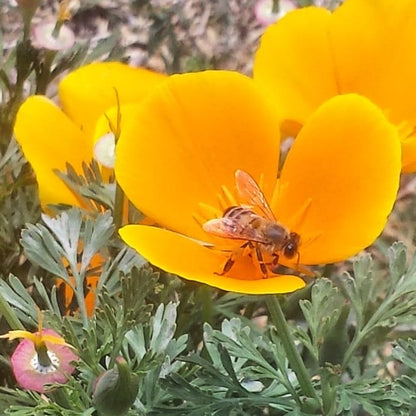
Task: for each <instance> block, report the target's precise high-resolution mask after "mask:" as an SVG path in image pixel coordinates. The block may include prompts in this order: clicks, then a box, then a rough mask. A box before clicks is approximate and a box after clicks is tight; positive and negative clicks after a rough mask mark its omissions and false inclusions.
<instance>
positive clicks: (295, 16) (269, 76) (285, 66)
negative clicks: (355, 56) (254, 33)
mask: <svg viewBox="0 0 416 416" xmlns="http://www.w3.org/2000/svg"><path fill="white" fill-rule="evenodd" d="M330 21H331V14H330V13H329V11H327V10H325V9H320V8H317V7H307V8H304V9H299V10H296V11H294V12H291V13H288V14H287V15H286V16H285V17H283V18H282V19H280V20H279V21H278V22H277V23H276V24H274V25H271V26H270V27H269V28H268V29H267V30H266V32H265V33H264V35H263V36H262V39H261V43H260V47H259V49H258V50H257V53H256V56H255V61H254V69H253V74H254V80H255V81H256V82H259V83H261V84H262V85H264V86H265V87H266V88H267V89H268V90H269V93H270V94H271V95H272V97H273V100H275V102H276V105H277V107H278V109H279V112H280V113H281V116H282V118H283V119H289V120H291V121H292V122H293V121H294V122H297V123H301V124H303V123H304V122H305V120H306V119H307V117H308V116H309V115H310V113H311V112H312V111H314V109H315V108H316V107H317V106H318V105H320V104H321V103H322V102H323V101H325V100H326V99H327V98H329V97H331V96H332V95H334V94H336V93H337V83H336V77H335V73H334V67H333V58H332V56H331V53H330V48H329V38H328V34H327V32H328V27H329V24H330ZM295 131H296V130H294V131H293V132H295ZM289 133H290V131H289Z"/></svg>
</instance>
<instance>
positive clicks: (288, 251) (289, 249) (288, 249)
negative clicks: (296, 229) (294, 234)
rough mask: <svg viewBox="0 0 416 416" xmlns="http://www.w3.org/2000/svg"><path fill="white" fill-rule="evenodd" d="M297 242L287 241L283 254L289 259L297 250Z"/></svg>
mask: <svg viewBox="0 0 416 416" xmlns="http://www.w3.org/2000/svg"><path fill="white" fill-rule="evenodd" d="M297 250H298V249H297V244H295V243H288V244H287V245H286V246H285V248H284V250H283V253H284V255H285V257H286V258H288V259H291V258H292V257H293V256H294V255H295V254H296V252H297Z"/></svg>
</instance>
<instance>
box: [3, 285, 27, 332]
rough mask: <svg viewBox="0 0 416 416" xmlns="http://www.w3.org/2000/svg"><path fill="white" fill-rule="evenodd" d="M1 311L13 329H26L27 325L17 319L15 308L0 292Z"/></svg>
mask: <svg viewBox="0 0 416 416" xmlns="http://www.w3.org/2000/svg"><path fill="white" fill-rule="evenodd" d="M0 313H1V314H2V315H3V316H4V319H5V320H6V321H7V323H8V324H9V326H10V328H11V329H12V330H17V329H20V330H22V331H24V330H25V327H24V326H23V325H22V323H21V322H20V321H19V319H17V316H16V314H15V313H14V311H13V309H12V308H11V307H10V305H9V304H8V303H7V301H6V299H4V297H3V295H2V294H1V293H0Z"/></svg>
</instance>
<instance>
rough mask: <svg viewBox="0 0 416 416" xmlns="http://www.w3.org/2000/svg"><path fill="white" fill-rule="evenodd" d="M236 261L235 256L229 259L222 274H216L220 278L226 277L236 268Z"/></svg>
mask: <svg viewBox="0 0 416 416" xmlns="http://www.w3.org/2000/svg"><path fill="white" fill-rule="evenodd" d="M234 263H235V260H234V256H233V254H231V255H230V257H228V260H227V261H226V262H225V264H224V268H223V269H222V272H221V273H217V272H215V273H214V274H217V275H218V276H224V275H225V274H226V273H228V272H229V271H230V270H231V268H232V267H233V266H234Z"/></svg>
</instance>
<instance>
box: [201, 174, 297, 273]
mask: <svg viewBox="0 0 416 416" xmlns="http://www.w3.org/2000/svg"><path fill="white" fill-rule="evenodd" d="M235 183H236V188H237V191H238V194H239V196H240V198H241V199H242V200H243V201H244V202H246V203H247V205H237V206H231V207H229V208H227V209H226V210H225V211H224V213H223V216H222V217H221V218H215V219H212V220H209V221H207V222H205V223H204V224H203V229H204V230H205V231H206V232H208V233H211V234H214V235H216V236H219V237H224V238H231V239H235V240H245V242H244V243H243V245H242V246H241V247H240V248H241V249H246V248H247V249H249V250H250V252H251V253H255V256H256V258H257V261H258V264H259V267H260V270H261V273H262V274H263V277H267V276H268V274H269V270H271V269H273V268H275V267H277V266H278V264H279V258H280V256H283V257H284V258H286V259H293V258H294V257H295V256H297V260H298V261H297V262H298V263H299V245H300V235H299V234H297V233H295V232H291V231H290V230H289V229H288V228H287V227H285V226H284V225H283V224H280V223H279V222H278V221H277V220H276V218H275V216H274V214H273V212H272V210H271V209H270V206H269V204H268V202H267V200H266V198H265V196H264V194H263V192H262V190H261V189H260V187H259V185H258V184H257V183H256V181H255V180H254V179H253V178H252V177H251V176H250V175H249V174H248V173H247V172H244V171H242V170H237V171H236V172H235ZM235 255H236V253H235V252H234V253H232V254H231V256H230V257H229V258H228V260H227V262H226V263H225V265H224V269H223V271H222V273H220V275H224V274H226V273H227V272H229V271H230V270H231V268H232V267H233V265H234V263H235V259H234V257H235ZM266 260H267V261H266Z"/></svg>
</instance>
